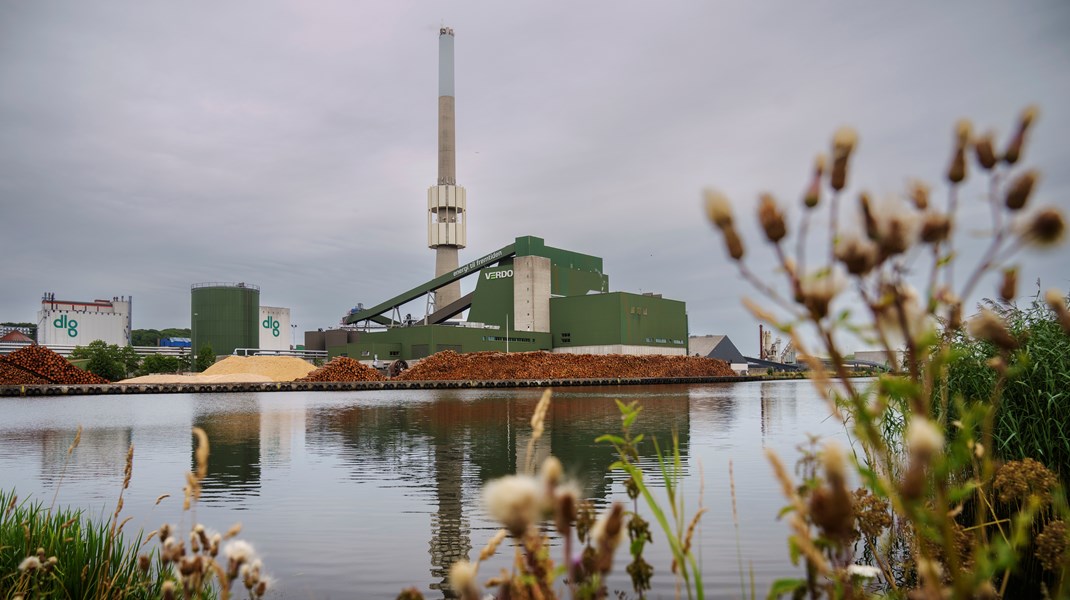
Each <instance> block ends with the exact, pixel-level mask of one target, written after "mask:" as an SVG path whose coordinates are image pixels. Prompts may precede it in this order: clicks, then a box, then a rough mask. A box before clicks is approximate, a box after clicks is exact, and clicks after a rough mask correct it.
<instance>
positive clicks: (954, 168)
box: [947, 146, 966, 184]
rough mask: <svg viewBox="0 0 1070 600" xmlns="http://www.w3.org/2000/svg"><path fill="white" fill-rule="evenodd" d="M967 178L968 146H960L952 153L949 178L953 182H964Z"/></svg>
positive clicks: (948, 172)
mask: <svg viewBox="0 0 1070 600" xmlns="http://www.w3.org/2000/svg"><path fill="white" fill-rule="evenodd" d="M964 179H966V148H965V147H962V146H960V147H958V148H955V151H954V152H953V153H952V154H951V164H950V165H948V167H947V180H948V181H950V182H951V183H952V184H956V183H962V181H963V180H964Z"/></svg>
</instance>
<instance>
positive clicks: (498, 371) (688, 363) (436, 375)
mask: <svg viewBox="0 0 1070 600" xmlns="http://www.w3.org/2000/svg"><path fill="white" fill-rule="evenodd" d="M733 375H735V373H734V372H732V369H731V368H730V367H729V365H728V363H726V362H725V361H723V360H717V359H715V358H702V357H698V356H665V355H648V356H632V355H626V354H557V353H550V352H516V353H509V354H506V353H503V352H472V353H467V354H457V353H456V352H452V351H450V350H446V351H443V352H439V353H437V354H434V355H432V356H429V357H428V358H425V359H424V360H422V361H420V362H419V363H418V364H417V365H415V366H413V367H412V368H411V369H409V370H407V371H405V372H404V373H402V374H401V375H399V376H398V377H396V378H395V379H401V380H408V381H436V380H480V381H487V380H501V379H607V378H622V379H632V378H646V377H731V376H733Z"/></svg>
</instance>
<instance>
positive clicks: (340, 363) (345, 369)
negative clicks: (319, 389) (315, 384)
mask: <svg viewBox="0 0 1070 600" xmlns="http://www.w3.org/2000/svg"><path fill="white" fill-rule="evenodd" d="M383 379H384V377H383V376H382V375H381V374H380V373H379V371H376V370H375V369H373V368H371V367H368V366H365V365H363V364H361V363H360V362H359V361H356V360H353V359H352V358H349V357H346V356H338V357H335V358H333V359H331V362H329V363H327V364H325V365H323V366H322V367H320V368H318V369H316V370H315V371H312V372H311V373H309V374H308V375H307V376H306V377H302V378H301V379H298V380H297V381H382V380H383Z"/></svg>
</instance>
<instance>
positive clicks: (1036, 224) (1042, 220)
mask: <svg viewBox="0 0 1070 600" xmlns="http://www.w3.org/2000/svg"><path fill="white" fill-rule="evenodd" d="M1065 232H1066V221H1065V220H1064V219H1063V213H1061V212H1059V209H1057V208H1054V207H1048V208H1045V209H1043V210H1041V211H1039V212H1038V213H1037V214H1035V215H1033V218H1032V219H1031V220H1030V221H1029V223H1028V225H1026V230H1025V235H1024V237H1025V239H1026V240H1028V241H1030V242H1032V243H1033V244H1035V245H1037V246H1053V245H1055V244H1057V243H1059V242H1060V241H1062V239H1063V234H1064V233H1065Z"/></svg>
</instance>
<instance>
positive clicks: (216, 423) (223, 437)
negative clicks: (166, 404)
mask: <svg viewBox="0 0 1070 600" xmlns="http://www.w3.org/2000/svg"><path fill="white" fill-rule="evenodd" d="M193 424H194V426H195V427H200V428H201V429H203V430H204V432H205V433H206V434H208V447H209V452H208V476H207V477H206V478H205V479H204V481H203V482H201V487H203V488H204V490H205V491H206V492H209V493H206V494H204V495H203V496H202V501H205V502H210V501H211V497H212V495H213V494H211V493H210V492H212V491H219V492H223V493H225V494H231V495H257V494H259V493H260V412H259V407H256V406H253V407H252V408H251V409H250V411H249V412H234V413H225V414H215V415H212V417H211V418H210V419H195V420H194V422H193ZM196 450H197V448H196V438H194V446H193V468H196V460H197V459H196Z"/></svg>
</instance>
